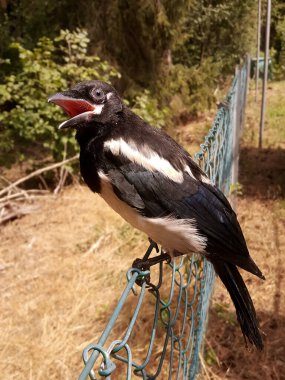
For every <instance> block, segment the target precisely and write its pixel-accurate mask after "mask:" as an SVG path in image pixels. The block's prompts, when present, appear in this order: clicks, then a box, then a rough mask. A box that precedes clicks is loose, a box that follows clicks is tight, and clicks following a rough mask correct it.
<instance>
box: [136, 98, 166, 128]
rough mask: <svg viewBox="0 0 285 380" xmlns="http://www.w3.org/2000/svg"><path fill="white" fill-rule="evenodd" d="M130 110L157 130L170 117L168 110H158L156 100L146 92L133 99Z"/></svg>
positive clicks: (164, 108)
mask: <svg viewBox="0 0 285 380" xmlns="http://www.w3.org/2000/svg"><path fill="white" fill-rule="evenodd" d="M132 110H133V111H134V112H135V113H136V114H137V115H139V116H140V117H141V118H142V119H144V120H145V121H146V122H147V123H149V124H150V125H153V126H155V127H158V128H162V127H164V126H165V125H166V123H167V120H168V119H169V115H170V110H169V108H167V107H163V108H162V109H160V108H159V106H158V101H157V99H156V98H154V97H152V96H151V94H150V91H148V90H144V92H142V93H141V94H140V95H137V96H136V97H135V99H134V105H133V107H132Z"/></svg>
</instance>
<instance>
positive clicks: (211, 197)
mask: <svg viewBox="0 0 285 380" xmlns="http://www.w3.org/2000/svg"><path fill="white" fill-rule="evenodd" d="M105 164H106V167H105V170H106V173H107V174H108V177H109V179H110V180H111V182H112V185H113V188H114V191H115V193H116V195H117V196H118V197H119V198H120V199H121V200H123V201H124V202H126V203H127V204H128V205H129V206H131V207H133V208H135V209H137V211H138V212H139V213H141V214H142V215H143V216H145V217H148V218H158V217H164V216H169V215H171V216H173V217H175V218H178V219H192V220H194V221H195V224H196V226H197V228H198V230H199V233H200V234H201V235H202V236H206V237H207V247H206V252H207V254H209V258H210V257H212V258H213V259H214V258H215V257H216V258H219V259H223V260H225V261H228V262H230V263H233V264H235V265H238V266H240V267H241V268H244V269H246V270H248V271H250V272H252V273H253V274H256V275H258V276H262V274H261V272H260V271H259V269H258V268H257V266H256V265H255V264H254V262H253V261H252V259H251V258H250V256H249V252H248V249H247V246H246V242H245V239H244V237H243V234H242V231H241V228H240V226H239V223H238V221H237V217H236V214H235V212H234V211H233V210H232V208H231V206H230V204H229V202H228V201H227V199H226V198H225V196H224V195H223V194H222V192H221V191H220V190H219V189H217V188H216V187H214V186H212V185H210V184H208V183H203V182H201V181H199V180H195V179H194V178H192V177H191V176H190V175H189V174H188V173H187V172H185V173H184V181H183V182H182V183H177V182H174V181H172V180H171V179H169V178H167V177H166V176H165V175H163V174H161V173H160V172H158V171H154V172H151V171H149V170H147V169H145V168H144V167H142V166H141V165H139V164H136V163H134V162H131V161H130V160H128V159H127V158H125V157H124V156H114V155H113V154H112V153H111V152H107V153H106V160H105ZM195 165H196V164H195Z"/></svg>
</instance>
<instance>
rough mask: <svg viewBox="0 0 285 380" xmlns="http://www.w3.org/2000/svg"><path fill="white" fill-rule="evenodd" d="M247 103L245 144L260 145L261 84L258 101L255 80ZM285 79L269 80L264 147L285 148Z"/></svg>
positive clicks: (251, 84) (243, 138)
mask: <svg viewBox="0 0 285 380" xmlns="http://www.w3.org/2000/svg"><path fill="white" fill-rule="evenodd" d="M249 88H250V91H249V97H248V104H247V112H246V113H247V119H246V128H245V131H244V134H243V137H242V140H243V144H244V145H247V146H249V145H250V146H256V147H257V146H258V138H259V122H260V112H261V86H260V90H259V96H258V101H257V102H255V90H254V86H253V82H251V83H250V87H249ZM284 99H285V81H279V82H269V85H268V90H267V94H266V110H265V125H264V132H263V144H262V145H263V148H285V100H284Z"/></svg>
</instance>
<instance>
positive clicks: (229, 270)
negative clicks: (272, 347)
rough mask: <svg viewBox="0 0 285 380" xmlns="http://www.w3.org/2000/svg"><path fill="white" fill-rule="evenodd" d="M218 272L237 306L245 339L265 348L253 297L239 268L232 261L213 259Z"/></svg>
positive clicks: (238, 317) (260, 348)
mask: <svg viewBox="0 0 285 380" xmlns="http://www.w3.org/2000/svg"><path fill="white" fill-rule="evenodd" d="M212 263H213V265H214V268H215V270H216V273H217V274H218V276H219V277H220V278H221V280H222V282H223V284H224V285H225V287H226V288H227V290H228V292H229V293H230V296H231V299H232V300H233V303H234V305H235V308H236V314H237V319H238V321H239V324H240V327H241V331H242V333H243V336H244V338H245V341H246V342H247V341H248V342H249V343H251V344H253V345H255V346H256V347H257V348H258V349H259V350H262V349H263V342H262V338H261V335H260V332H259V324H258V321H257V319H256V313H255V309H254V306H253V302H252V299H251V297H250V295H249V292H248V290H247V287H246V285H245V283H244V281H243V279H242V277H241V275H240V273H239V271H238V269H237V267H236V266H235V265H233V264H230V263H224V262H221V261H218V260H215V261H214V260H213V262H212Z"/></svg>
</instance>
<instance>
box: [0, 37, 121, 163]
mask: <svg viewBox="0 0 285 380" xmlns="http://www.w3.org/2000/svg"><path fill="white" fill-rule="evenodd" d="M88 44H89V38H88V35H87V32H86V31H85V30H80V29H77V30H75V31H74V32H70V31H68V30H62V31H61V32H60V34H59V36H57V37H56V38H55V39H54V40H51V39H49V38H47V37H42V38H41V39H40V40H39V42H38V43H37V45H36V47H35V48H34V49H32V50H29V49H26V48H24V47H23V46H22V45H21V44H20V43H18V42H15V43H13V44H12V45H11V48H13V49H14V50H16V51H17V54H18V61H19V62H18V63H19V66H20V69H15V67H17V65H13V66H11V72H10V73H9V75H7V76H6V77H5V78H4V81H3V83H2V84H0V109H1V113H0V128H1V136H2V137H1V141H0V148H1V152H2V153H4V154H5V153H7V152H9V151H11V149H15V153H17V154H18V155H22V154H23V152H24V151H25V149H26V148H27V147H29V149H31V148H32V147H34V148H37V149H38V150H39V149H42V148H43V147H44V148H45V149H46V150H47V152H49V151H50V152H51V153H52V155H53V156H54V157H55V158H57V159H59V158H61V157H62V155H63V154H67V155H69V154H71V153H73V152H74V151H76V149H77V148H76V143H75V141H74V137H73V136H72V133H68V132H67V133H64V134H62V133H58V131H57V129H56V126H57V125H58V124H59V123H60V122H61V121H62V119H63V113H62V111H61V110H60V109H59V108H58V107H53V106H51V105H50V104H48V103H47V97H48V96H49V95H51V94H53V93H55V92H58V91H60V90H63V89H67V88H69V87H70V86H71V85H73V84H75V83H76V82H78V81H79V80H87V79H101V80H105V81H111V80H112V79H113V78H117V77H119V76H120V75H119V73H118V71H117V70H115V69H114V68H113V67H112V66H110V65H109V64H108V63H107V62H105V61H102V60H101V59H100V58H99V57H98V56H90V55H88V54H87V47H88ZM13 68H14V70H13Z"/></svg>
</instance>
